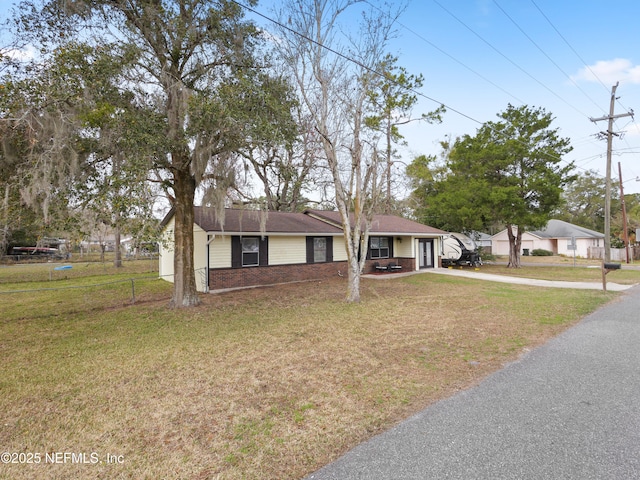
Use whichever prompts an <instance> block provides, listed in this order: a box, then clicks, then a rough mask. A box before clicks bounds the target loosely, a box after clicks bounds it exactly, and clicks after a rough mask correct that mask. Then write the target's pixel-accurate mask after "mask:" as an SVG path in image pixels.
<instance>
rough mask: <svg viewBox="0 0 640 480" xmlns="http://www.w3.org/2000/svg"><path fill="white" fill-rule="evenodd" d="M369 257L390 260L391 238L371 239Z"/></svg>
mask: <svg viewBox="0 0 640 480" xmlns="http://www.w3.org/2000/svg"><path fill="white" fill-rule="evenodd" d="M369 257H370V258H389V257H390V250H389V237H370V238H369Z"/></svg>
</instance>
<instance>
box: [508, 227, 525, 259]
mask: <svg viewBox="0 0 640 480" xmlns="http://www.w3.org/2000/svg"><path fill="white" fill-rule="evenodd" d="M507 235H508V236H509V263H508V264H507V267H508V268H520V266H521V265H520V247H521V246H522V229H521V228H520V227H519V226H516V234H515V235H514V233H513V225H511V224H508V225H507Z"/></svg>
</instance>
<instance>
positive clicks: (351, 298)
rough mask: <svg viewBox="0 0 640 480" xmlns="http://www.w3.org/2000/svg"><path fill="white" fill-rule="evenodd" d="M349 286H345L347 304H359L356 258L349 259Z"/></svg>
mask: <svg viewBox="0 0 640 480" xmlns="http://www.w3.org/2000/svg"><path fill="white" fill-rule="evenodd" d="M348 280H349V285H348V286H347V302H349V303H358V302H360V262H358V259H357V257H351V258H350V259H349V279H348Z"/></svg>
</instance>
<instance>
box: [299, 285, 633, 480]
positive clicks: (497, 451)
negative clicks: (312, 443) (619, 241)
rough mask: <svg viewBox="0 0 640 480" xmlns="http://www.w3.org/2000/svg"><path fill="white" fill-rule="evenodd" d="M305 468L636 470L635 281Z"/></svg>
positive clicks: (342, 471)
mask: <svg viewBox="0 0 640 480" xmlns="http://www.w3.org/2000/svg"><path fill="white" fill-rule="evenodd" d="M307 478H308V479H309V480H310V479H313V480H329V479H331V480H354V479H367V480H376V479H389V480H391V479H393V480H404V479H407V480H408V479H434V480H436V479H437V480H441V479H465V480H469V479H491V480H495V479H509V480H514V479H576V480H578V479H579V480H586V479H607V480H613V479H621V480H622V479H624V480H629V479H640V287H634V288H632V289H630V290H627V291H626V292H625V293H624V294H623V295H622V297H621V298H620V299H619V300H617V301H615V302H613V303H611V304H609V305H607V306H605V307H603V308H601V309H599V310H598V311H596V312H595V313H593V314H591V315H590V316H588V317H586V318H585V319H584V320H583V321H581V322H580V323H579V324H578V325H576V326H575V327H573V328H571V329H570V330H567V331H566V332H564V333H563V334H561V335H560V336H559V337H556V338H555V339H553V340H551V341H550V342H548V343H547V344H545V345H544V346H542V347H540V348H538V349H536V350H533V351H531V352H529V353H527V354H526V355H524V356H523V357H522V358H521V359H520V360H518V361H516V362H514V363H511V364H509V365H507V366H506V367H505V368H504V369H502V370H500V371H498V372H496V373H494V374H493V375H491V376H489V377H488V378H487V379H486V380H484V381H483V382H482V383H481V384H479V385H478V386H476V387H474V388H471V389H469V390H466V391H463V392H461V393H459V394H457V395H455V396H453V397H451V398H449V399H446V400H443V401H440V402H438V403H436V404H434V405H432V406H430V407H429V408H427V409H425V410H423V411H422V412H420V413H418V414H417V415H415V416H413V417H411V418H409V419H407V420H406V421H404V422H402V423H400V424H399V425H397V426H396V427H394V428H392V429H391V430H389V431H387V432H385V433H383V434H381V435H378V436H376V437H374V438H373V439H371V440H370V441H368V442H366V443H364V444H361V445H359V446H358V447H356V448H354V449H353V450H351V451H349V452H348V453H347V454H346V455H344V456H343V457H341V458H340V459H338V460H337V461H336V462H334V463H332V464H330V465H328V466H326V467H324V468H323V469H321V470H319V471H318V472H316V473H314V474H312V475H310V476H309V477H307Z"/></svg>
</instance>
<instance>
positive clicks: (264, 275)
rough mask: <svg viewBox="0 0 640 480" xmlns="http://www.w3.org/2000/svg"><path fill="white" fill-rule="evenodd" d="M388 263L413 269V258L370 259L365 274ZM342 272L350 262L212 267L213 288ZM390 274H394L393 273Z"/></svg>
mask: <svg viewBox="0 0 640 480" xmlns="http://www.w3.org/2000/svg"><path fill="white" fill-rule="evenodd" d="M376 262H378V263H380V264H381V265H386V264H387V263H389V262H396V263H397V264H398V265H401V266H402V270H400V271H413V270H414V268H415V260H414V259H413V258H387V259H384V260H367V263H366V265H365V269H364V273H375V272H376V270H375V268H374V263H376ZM338 272H340V273H341V274H342V275H343V276H345V277H346V276H347V262H330V263H311V264H309V263H301V264H293V265H270V266H264V267H245V268H212V269H210V270H209V289H210V290H220V289H224V288H242V287H253V286H265V285H275V284H278V283H288V282H303V281H310V280H323V279H327V278H331V277H336V276H338ZM388 275H392V274H391V273H389V274H388Z"/></svg>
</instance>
